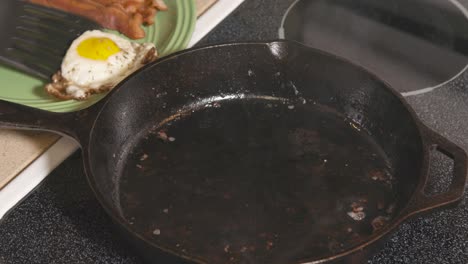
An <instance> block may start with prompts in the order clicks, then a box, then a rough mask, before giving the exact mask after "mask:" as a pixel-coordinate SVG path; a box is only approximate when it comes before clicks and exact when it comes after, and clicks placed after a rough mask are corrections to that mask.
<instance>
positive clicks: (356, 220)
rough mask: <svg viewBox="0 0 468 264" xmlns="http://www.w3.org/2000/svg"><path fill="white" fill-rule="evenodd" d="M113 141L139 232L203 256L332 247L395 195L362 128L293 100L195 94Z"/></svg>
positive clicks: (352, 241) (126, 209) (303, 252)
mask: <svg viewBox="0 0 468 264" xmlns="http://www.w3.org/2000/svg"><path fill="white" fill-rule="evenodd" d="M304 103H305V104H304ZM160 122H161V120H154V121H153V122H148V123H149V124H150V125H151V124H157V123H160ZM124 148H126V149H125V153H129V154H128V155H129V156H128V157H124V158H123V160H128V162H126V163H124V164H122V165H121V172H122V176H121V182H120V194H119V197H120V205H121V210H122V213H123V215H124V217H125V218H126V219H127V221H129V222H130V223H131V224H132V225H133V226H134V228H135V230H136V231H137V232H138V233H140V234H143V235H144V236H145V237H146V238H147V239H149V240H153V241H154V242H157V243H158V244H160V245H164V246H165V247H167V248H169V249H172V250H174V251H176V252H177V251H178V252H182V253H184V254H189V255H196V256H198V257H199V258H201V259H203V260H206V261H207V262H208V263H228V262H229V261H234V262H236V263H246V262H248V263H285V262H289V261H292V260H297V259H301V258H305V257H307V256H310V255H311V254H312V255H314V256H319V255H323V254H324V253H337V252H341V251H342V250H344V249H346V248H350V247H352V246H355V245H357V244H358V243H359V242H362V240H364V239H366V238H367V237H368V236H369V235H370V234H372V233H373V231H374V229H375V228H379V227H381V226H380V225H379V224H383V222H382V220H384V219H387V220H389V218H390V217H391V213H392V207H394V206H395V205H394V204H393V203H394V199H395V198H394V197H395V196H396V195H395V194H394V193H393V189H392V186H393V178H392V176H391V173H390V171H391V168H389V167H387V166H388V165H387V164H388V163H389V162H388V160H387V158H386V157H385V156H384V154H383V151H382V150H381V149H379V147H378V146H377V144H376V143H375V142H373V140H372V138H371V137H369V136H368V135H367V134H366V133H364V132H360V131H359V127H357V125H355V124H354V123H352V122H351V121H349V120H348V119H347V118H345V117H344V116H342V115H340V114H338V113H337V112H335V111H333V110H332V109H330V108H326V107H324V106H319V105H318V104H314V103H313V102H306V101H305V100H304V101H302V100H301V101H300V102H296V103H294V102H288V101H283V100H280V99H278V98H251V99H246V98H244V99H235V100H225V101H215V102H211V103H207V104H206V105H205V106H203V107H200V108H198V109H185V110H184V112H183V114H182V115H181V117H179V118H176V119H172V118H170V119H169V121H168V122H163V123H162V124H161V125H160V126H158V127H155V128H154V127H149V128H148V129H147V130H145V131H144V132H143V133H141V134H139V135H137V136H136V137H135V140H132V141H130V142H129V143H128V145H127V146H125V147H124ZM360 207H362V208H360ZM386 211H387V212H386ZM389 213H390V214H389ZM361 217H363V219H362V220H361V219H360V218H361ZM376 218H378V219H377V220H375V221H374V223H372V221H373V220H374V219H376ZM376 221H377V222H376ZM379 221H380V222H379ZM373 224H374V226H373Z"/></svg>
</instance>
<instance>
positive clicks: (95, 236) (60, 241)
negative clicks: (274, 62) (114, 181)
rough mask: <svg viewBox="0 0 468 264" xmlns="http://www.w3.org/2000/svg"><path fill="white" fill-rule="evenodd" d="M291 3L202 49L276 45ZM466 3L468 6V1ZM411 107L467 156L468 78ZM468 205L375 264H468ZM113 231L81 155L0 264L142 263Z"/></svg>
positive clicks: (410, 233)
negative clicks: (221, 44)
mask: <svg viewBox="0 0 468 264" xmlns="http://www.w3.org/2000/svg"><path fill="white" fill-rule="evenodd" d="M440 1H442V0H440ZM291 2H293V0H246V1H245V3H244V4H242V5H241V6H240V7H239V8H238V10H237V11H235V12H234V13H233V14H231V15H230V16H229V17H228V18H227V19H225V21H223V22H222V23H221V24H220V25H219V26H218V27H217V28H216V29H215V30H213V31H212V32H211V33H210V34H209V35H208V36H207V37H206V38H205V39H204V40H202V42H201V43H200V44H202V45H205V44H212V43H219V42H224V41H229V42H231V41H249V40H270V39H275V38H277V29H278V27H279V25H280V22H281V18H282V16H283V14H284V12H285V10H286V9H287V7H288V6H289V5H290V4H291ZM463 4H465V5H466V6H468V0H464V1H463ZM407 100H408V101H409V103H410V104H411V105H412V106H413V108H414V109H415V110H416V112H417V113H418V114H419V115H420V117H421V118H422V120H423V121H424V122H425V123H426V124H427V125H429V126H430V127H432V128H433V129H435V130H436V131H437V132H439V133H441V134H442V135H444V136H446V137H447V138H449V139H450V140H452V141H454V142H455V143H457V144H459V145H460V146H462V147H464V148H465V149H466V150H468V73H466V74H463V75H462V76H461V77H460V78H458V79H457V80H455V81H453V82H452V83H449V84H447V85H445V86H444V87H441V88H439V89H437V90H435V91H433V92H431V93H428V94H424V95H419V96H413V97H408V98H407ZM450 169H451V162H450V161H449V160H445V159H443V158H441V157H437V156H436V158H435V159H434V163H433V164H432V167H431V170H432V174H433V175H439V177H437V179H436V180H434V181H433V182H432V184H431V186H432V187H433V188H434V189H439V188H441V186H443V185H444V183H446V181H447V178H448V175H449V172H450ZM0 202H1V201H0ZM467 202H468V194H466V195H465V197H464V199H463V201H462V202H461V204H460V205H459V206H457V207H456V208H453V209H446V210H443V211H437V212H433V213H430V214H428V215H425V216H424V217H420V218H417V219H413V220H411V221H408V222H407V223H405V224H403V225H401V227H400V229H399V230H398V231H397V232H396V233H395V234H394V235H392V236H391V238H390V240H389V241H388V243H387V244H386V245H385V247H384V248H383V249H382V251H381V252H380V253H378V254H377V255H376V256H375V257H374V258H373V259H371V260H370V261H369V263H372V264H390V263H410V264H419V263H421V264H423V263H424V264H458V263H459V264H466V263H468V203H467ZM110 224H111V223H110V221H109V220H108V218H107V216H106V215H105V214H104V212H103V211H102V210H101V208H100V206H99V205H98V203H97V201H96V199H95V198H94V197H93V195H92V193H91V190H90V189H89V187H88V186H87V183H86V179H85V177H84V173H83V169H82V160H81V155H80V153H75V154H74V155H72V156H71V157H70V158H68V159H67V160H66V161H65V162H64V163H63V164H62V165H61V166H59V168H57V169H56V170H55V171H54V172H53V173H52V174H51V175H50V176H49V177H48V178H47V179H46V180H45V181H44V182H43V183H42V184H41V185H40V186H39V187H38V188H37V189H36V190H35V191H34V192H32V193H31V194H30V196H28V197H27V198H26V199H25V200H24V201H23V202H22V203H21V204H20V205H18V206H17V207H16V208H15V209H14V210H12V211H11V213H10V214H9V215H7V216H6V217H5V218H4V219H3V220H2V222H1V223H0V263H1V264H3V263H126V264H133V263H140V262H141V261H140V260H139V259H138V257H137V256H136V255H134V254H133V253H132V252H131V251H130V250H129V249H128V248H127V247H126V246H125V244H123V243H122V242H121V241H120V240H119V238H118V237H116V236H114V234H113V233H112V229H111V228H110Z"/></svg>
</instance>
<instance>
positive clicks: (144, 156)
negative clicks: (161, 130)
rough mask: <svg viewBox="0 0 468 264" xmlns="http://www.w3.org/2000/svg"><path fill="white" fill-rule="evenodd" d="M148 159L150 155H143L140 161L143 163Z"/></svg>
mask: <svg viewBox="0 0 468 264" xmlns="http://www.w3.org/2000/svg"><path fill="white" fill-rule="evenodd" d="M147 158H148V154H143V156H141V158H140V160H141V161H144V160H146V159H147Z"/></svg>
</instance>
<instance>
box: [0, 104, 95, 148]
mask: <svg viewBox="0 0 468 264" xmlns="http://www.w3.org/2000/svg"><path fill="white" fill-rule="evenodd" d="M88 112H90V110H86V109H85V110H82V111H77V112H69V113H56V112H49V111H44V110H41V109H37V108H33V107H28V106H24V105H21V104H15V103H11V102H8V101H3V100H0V128H2V129H3V128H9V129H24V130H42V131H50V132H54V133H57V134H60V135H65V136H68V137H71V138H73V139H75V140H76V141H78V143H80V144H81V143H83V142H81V141H82V139H83V138H85V137H83V135H86V133H87V132H89V131H90V125H91V124H92V121H94V118H91V116H93V115H90V114H88ZM86 124H89V126H87V125H86Z"/></svg>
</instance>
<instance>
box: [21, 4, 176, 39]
mask: <svg viewBox="0 0 468 264" xmlns="http://www.w3.org/2000/svg"><path fill="white" fill-rule="evenodd" d="M29 2H31V3H34V4H38V5H42V6H46V7H50V8H55V9H59V10H62V11H65V12H69V13H73V14H75V15H80V16H83V17H86V18H88V19H90V20H93V21H95V22H96V23H98V24H99V25H101V26H102V27H104V28H107V29H112V30H117V31H119V32H120V33H122V34H124V35H125V36H127V37H129V38H131V39H140V38H144V37H145V31H144V30H143V28H142V25H144V24H145V25H152V24H154V17H155V15H156V13H157V11H158V10H161V11H165V10H167V9H168V7H167V5H166V4H165V3H164V1H163V0H29Z"/></svg>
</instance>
